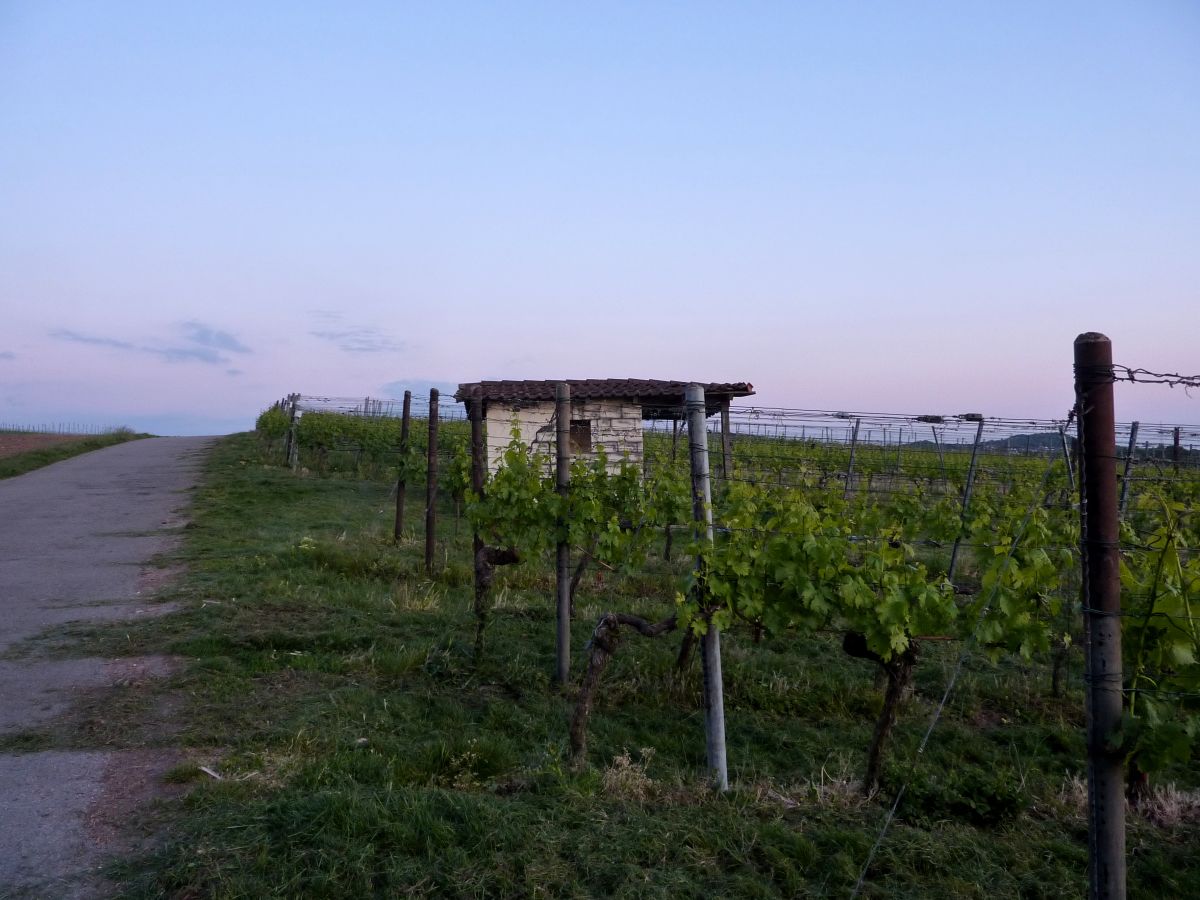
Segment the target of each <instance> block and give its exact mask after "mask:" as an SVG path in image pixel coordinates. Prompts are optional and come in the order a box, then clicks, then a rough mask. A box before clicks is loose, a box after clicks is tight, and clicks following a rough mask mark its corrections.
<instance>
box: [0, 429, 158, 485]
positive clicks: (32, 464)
mask: <svg viewBox="0 0 1200 900" xmlns="http://www.w3.org/2000/svg"><path fill="white" fill-rule="evenodd" d="M147 437H150V435H148V434H135V433H134V432H132V431H114V432H113V433H111V434H98V435H95V436H93V437H81V438H80V439H79V440H77V441H64V442H63V443H61V444H52V445H50V446H49V447H41V448H39V449H37V450H27V451H25V452H24V453H14V454H13V455H12V456H4V457H0V478H13V477H14V476H17V475H24V474H25V473H26V472H32V471H33V470H34V469H40V468H42V467H43V466H48V465H50V464H51V463H56V462H60V461H61V460H64V459H70V458H71V457H72V456H79V455H80V454H83V453H90V452H92V451H93V450H100V449H103V448H104V447H111V446H113V445H114V444H123V443H125V442H126V441H135V440H139V439H141V438H147Z"/></svg>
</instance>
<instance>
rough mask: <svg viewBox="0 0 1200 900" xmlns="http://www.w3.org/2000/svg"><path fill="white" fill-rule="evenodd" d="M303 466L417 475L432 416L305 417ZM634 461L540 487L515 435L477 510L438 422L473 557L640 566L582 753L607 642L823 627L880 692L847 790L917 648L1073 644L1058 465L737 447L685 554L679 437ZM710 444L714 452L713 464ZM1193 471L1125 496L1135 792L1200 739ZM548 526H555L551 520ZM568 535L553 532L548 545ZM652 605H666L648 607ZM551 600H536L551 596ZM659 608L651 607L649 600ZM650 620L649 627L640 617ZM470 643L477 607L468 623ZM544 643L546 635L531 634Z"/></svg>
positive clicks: (1074, 621) (1066, 661)
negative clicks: (641, 593) (559, 546)
mask: <svg viewBox="0 0 1200 900" xmlns="http://www.w3.org/2000/svg"><path fill="white" fill-rule="evenodd" d="M289 426H290V421H289V419H288V417H287V415H286V414H285V413H284V412H283V410H282V409H279V408H272V409H271V410H268V411H266V412H264V413H263V415H262V416H261V417H260V419H259V422H258V433H259V435H260V437H261V439H262V441H263V446H264V450H265V451H267V452H268V453H277V452H278V447H279V446H280V443H281V442H282V441H283V439H284V437H285V435H286V432H287V430H288V428H289ZM295 427H296V431H295V435H296V438H295V439H296V440H297V442H298V447H299V454H300V462H301V465H302V466H303V467H305V468H308V469H310V470H312V471H314V472H318V473H321V474H329V475H337V474H343V475H351V476H355V477H388V478H394V477H396V476H397V475H399V477H400V479H401V480H402V481H408V482H409V483H419V482H421V481H422V479H423V478H424V474H425V441H426V434H427V432H426V423H425V422H423V421H421V420H414V422H413V431H412V435H411V437H410V441H409V445H408V447H407V448H402V447H401V442H400V430H399V422H398V420H396V419H386V418H364V417H353V416H345V415H339V414H334V413H307V414H305V415H303V416H302V417H301V418H300V419H299V420H298V421H297V422H296V426H295ZM645 437H646V448H645V458H644V459H643V460H640V461H638V462H637V463H636V464H629V463H627V462H624V461H617V460H610V459H606V458H605V456H604V454H603V452H601V453H600V454H599V456H598V457H597V458H595V459H592V460H590V461H587V460H576V461H575V463H574V465H573V468H572V479H571V489H570V491H569V492H568V493H566V494H565V495H564V494H560V493H559V492H558V491H557V490H556V488H555V482H554V478H553V474H552V465H551V461H550V460H548V459H546V458H544V457H541V456H539V455H537V454H534V453H532V452H531V451H530V449H529V448H528V447H526V446H524V445H522V444H521V443H520V442H519V441H518V440H516V439H515V438H514V440H513V441H512V443H511V444H510V445H509V446H508V448H507V450H506V452H505V454H504V458H503V461H502V464H501V465H500V467H499V469H498V470H497V471H496V472H495V473H494V474H492V475H491V477H490V478H489V479H488V481H487V484H486V488H485V490H484V492H483V495H482V496H475V495H474V494H472V492H471V490H470V447H469V428H468V427H467V426H466V424H465V423H462V422H444V423H442V425H441V428H440V429H439V436H438V441H439V447H438V454H439V458H440V459H441V460H442V462H441V464H440V466H439V468H440V472H439V484H440V487H441V489H442V490H443V491H444V492H445V493H446V494H448V495H449V496H450V497H451V498H453V500H454V502H455V504H456V507H457V506H458V505H460V504H461V505H462V507H463V508H464V509H465V515H466V517H467V519H468V520H469V522H470V524H471V526H472V528H473V529H474V531H475V532H476V533H477V534H478V535H479V536H480V538H481V541H482V544H483V546H485V547H491V548H502V549H503V550H504V551H506V552H507V553H508V558H506V560H505V561H506V562H513V561H516V560H520V563H521V565H523V566H530V567H541V568H544V569H545V570H546V571H553V551H554V547H555V545H556V543H557V542H558V541H559V540H560V539H561V538H565V539H566V540H567V542H568V543H569V545H570V547H571V548H572V563H573V565H574V567H575V568H574V577H573V578H572V592H573V593H574V590H575V589H576V588H577V587H578V586H579V585H580V584H581V583H582V581H583V578H584V574H585V572H586V571H587V570H588V569H589V567H590V568H591V569H592V570H595V571H601V572H610V573H625V574H639V573H640V574H641V575H643V576H645V575H646V573H654V574H655V575H656V576H657V577H658V578H659V579H660V582H661V585H662V587H661V588H659V589H657V590H656V591H654V592H651V591H650V590H647V592H646V601H645V602H646V609H625V610H619V611H615V612H613V613H610V614H608V615H606V616H605V617H602V618H601V621H600V623H598V625H597V629H596V633H595V635H594V637H593V641H592V644H591V645H590V646H589V647H588V654H589V664H588V668H587V670H586V671H585V673H584V675H583V677H582V687H581V688H580V689H579V695H580V696H579V707H578V708H577V711H576V718H575V721H574V722H573V725H572V741H573V745H574V749H575V751H576V757H577V759H578V760H580V761H582V760H583V759H584V758H585V754H586V720H587V714H588V712H589V711H590V706H591V701H592V698H593V694H594V691H595V690H596V688H597V684H598V682H599V678H600V673H601V672H602V671H603V665H604V663H605V661H606V659H607V656H609V655H611V652H615V648H616V637H617V634H618V633H619V631H620V629H622V628H626V629H633V630H635V631H637V632H640V633H641V634H643V635H646V636H649V637H658V636H661V635H664V634H668V633H670V632H679V633H680V634H681V636H682V644H681V648H680V654H679V659H680V665H681V666H684V665H686V664H687V662H688V659H689V655H690V648H691V645H692V642H693V641H694V639H695V637H696V636H697V635H699V634H702V633H703V632H704V631H705V629H707V628H710V627H713V626H716V627H720V628H721V629H723V630H730V629H733V630H734V631H735V633H744V634H745V635H746V636H747V638H748V639H749V640H758V639H761V638H762V637H763V636H773V637H776V638H779V637H784V638H786V636H787V635H789V634H794V633H797V632H832V633H835V634H838V635H840V636H841V647H842V650H843V651H844V652H846V653H848V654H850V655H852V656H855V657H859V658H862V659H867V660H870V661H871V662H872V663H874V665H875V667H876V671H877V684H878V686H879V688H880V690H881V692H882V702H881V704H880V711H879V717H878V721H877V722H876V724H875V728H874V731H873V736H872V740H871V743H870V746H869V747H868V748H865V749H866V763H865V766H864V769H863V779H862V785H863V789H864V790H865V791H866V792H868V793H869V792H873V791H874V790H876V788H877V787H878V785H879V782H880V774H881V769H882V764H883V759H884V754H885V748H886V746H887V742H888V737H889V734H890V732H891V730H892V729H893V727H894V725H895V722H896V717H897V715H898V712H899V710H900V708H901V701H902V699H903V697H904V696H905V693H906V691H908V690H910V689H911V684H912V681H913V676H914V672H915V670H916V668H917V666H918V665H919V664H920V660H921V656H922V647H923V646H925V645H927V644H930V643H932V642H954V643H955V645H956V646H962V647H967V648H970V649H971V650H972V652H979V653H982V654H986V655H988V656H990V657H992V658H999V657H1001V656H1005V655H1009V656H1012V657H1016V658H1020V659H1024V660H1044V661H1047V662H1049V663H1050V664H1051V665H1052V669H1053V672H1054V678H1053V681H1052V683H1051V684H1050V685H1048V690H1050V691H1053V692H1055V693H1057V692H1059V691H1061V690H1062V675H1063V672H1064V671H1065V670H1066V668H1067V667H1068V666H1069V665H1070V660H1071V659H1072V658H1075V659H1076V661H1078V657H1077V654H1076V651H1075V648H1076V647H1077V645H1078V643H1079V640H1080V629H1081V627H1082V625H1081V621H1082V618H1081V611H1080V600H1079V597H1080V594H1079V581H1080V579H1079V574H1078V572H1079V559H1078V547H1079V528H1080V526H1079V509H1078V504H1077V499H1076V496H1075V492H1074V490H1073V481H1072V472H1071V471H1070V469H1069V466H1070V460H1069V459H1068V458H1067V456H1066V455H1065V454H1064V455H1058V456H1045V457H1037V456H1033V457H1013V456H1006V455H999V454H992V455H983V456H981V457H980V458H979V459H978V460H977V461H976V465H975V475H974V478H973V480H972V482H973V483H972V485H971V492H970V499H969V503H967V502H966V498H965V493H966V492H965V490H964V489H965V487H966V485H967V480H968V474H969V472H970V470H971V460H970V456H969V454H965V453H961V452H941V449H940V448H939V452H938V453H937V454H936V455H935V454H932V453H925V454H921V455H920V456H919V458H915V455H914V458H913V459H910V460H909V461H908V462H907V463H905V462H903V461H902V460H901V459H900V458H899V455H900V453H901V452H902V449H901V448H887V449H881V448H870V447H865V448H859V450H858V452H857V455H856V456H855V457H854V458H853V459H851V458H850V457H849V452H850V451H849V450H848V448H846V447H845V446H841V445H831V444H825V443H820V442H810V441H797V440H789V439H775V438H767V437H739V438H738V439H737V440H736V441H735V442H734V446H733V459H732V465H731V467H730V470H729V471H724V468H725V467H724V466H722V465H717V466H716V467H715V468H716V469H717V472H718V474H717V475H716V477H715V479H714V488H713V504H712V505H713V518H714V523H715V540H714V541H713V542H712V543H711V544H709V543H707V542H706V541H700V540H697V539H696V537H695V533H694V529H693V527H692V524H691V512H692V498H691V489H690V471H689V465H688V460H687V454H686V453H685V452H680V449H681V448H680V443H681V441H680V438H679V436H678V435H675V436H672V435H670V434H663V433H656V432H647V433H646V436H645ZM719 457H720V454H719V452H716V453H714V460H719ZM1197 501H1200V478H1198V477H1197V475H1196V473H1195V472H1190V473H1188V472H1184V473H1182V474H1179V475H1178V476H1176V477H1164V478H1158V479H1154V480H1153V481H1151V482H1147V483H1146V484H1143V485H1141V486H1140V487H1139V491H1138V493H1136V494H1135V496H1133V497H1132V499H1131V501H1130V503H1129V505H1128V508H1127V510H1126V512H1125V515H1124V518H1123V521H1122V551H1123V552H1122V563H1121V579H1122V585H1123V608H1124V613H1123V634H1124V636H1123V647H1124V653H1125V697H1126V701H1125V708H1126V717H1125V725H1124V727H1123V729H1122V732H1121V734H1120V735H1119V739H1120V741H1121V746H1122V750H1123V752H1124V754H1125V757H1126V759H1127V761H1128V766H1129V782H1128V783H1129V785H1130V789H1131V795H1132V797H1133V798H1134V799H1135V800H1136V798H1137V794H1138V792H1139V791H1140V790H1142V789H1144V788H1145V786H1146V785H1147V782H1148V778H1149V777H1150V776H1151V775H1152V774H1153V773H1156V772H1161V771H1164V770H1168V769H1170V768H1171V767H1172V766H1178V765H1187V764H1189V763H1190V762H1191V761H1192V760H1193V759H1194V756H1195V754H1196V749H1195V748H1196V746H1197V744H1198V741H1197V738H1200V661H1198V660H1200V516H1198V515H1197V514H1196V512H1195V510H1196V506H1197ZM560 523H564V524H560ZM564 529H565V531H564ZM655 597H659V598H662V597H665V598H666V600H667V603H669V607H668V608H667V609H666V610H663V609H661V608H657V607H655V600H654V598H655ZM549 602H550V601H549V598H548V603H549ZM661 605H662V604H661V601H660V603H659V606H660V607H661ZM647 609H653V610H654V612H656V613H665V617H664V615H647V614H646V613H647ZM478 616H479V621H478V623H477V629H478V634H477V641H476V646H477V647H478V648H479V652H482V648H483V633H484V628H485V626H486V605H480V606H479V609H478ZM547 637H548V639H549V638H550V636H549V635H548V636H547Z"/></svg>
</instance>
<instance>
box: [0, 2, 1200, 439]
mask: <svg viewBox="0 0 1200 900" xmlns="http://www.w3.org/2000/svg"><path fill="white" fill-rule="evenodd" d="M0 209H3V210H4V214H3V215H2V216H0V303H2V304H3V308H4V311H5V321H6V327H5V328H4V329H3V331H0V422H22V421H31V422H32V421H37V422H40V421H47V420H50V421H53V420H64V421H102V422H111V423H114V424H119V423H128V424H133V425H137V426H138V427H145V428H151V429H153V430H156V431H162V432H180V433H187V432H205V431H230V430H238V429H242V428H246V427H249V426H250V424H251V423H252V421H253V417H254V415H255V414H256V413H257V411H258V410H259V409H260V408H261V407H262V406H264V405H265V404H267V403H268V402H270V401H271V400H272V399H274V398H276V397H278V396H280V395H282V394H285V393H287V392H289V391H302V392H305V393H323V394H345V395H352V396H358V395H365V394H376V395H378V394H381V393H385V390H384V389H385V386H392V387H394V386H396V385H397V384H404V383H420V384H422V385H424V384H428V383H430V382H434V383H456V382H459V381H465V380H474V379H477V378H481V377H532V378H554V377H610V376H611V377H634V376H636V377H661V378H681V379H700V380H739V381H740V380H748V381H751V382H753V383H754V384H755V385H756V387H757V388H758V389H759V399H760V400H761V401H762V402H764V403H769V404H775V405H788V406H801V407H814V408H834V409H838V408H850V409H857V410H879V411H895V412H917V413H920V412H939V413H953V412H959V411H963V410H979V411H982V412H984V413H985V414H992V415H1004V416H1061V415H1063V414H1064V413H1065V410H1066V408H1067V407H1068V406H1069V404H1070V402H1071V373H1070V363H1071V341H1072V340H1073V338H1074V337H1075V335H1076V334H1077V333H1079V332H1081V331H1088V330H1100V331H1104V332H1106V333H1108V334H1109V335H1110V336H1111V337H1112V338H1113V341H1114V346H1115V356H1116V358H1117V360H1118V361H1119V362H1122V363H1126V364H1129V365H1132V366H1142V367H1147V368H1152V369H1157V370H1159V371H1184V372H1185V373H1186V374H1196V373H1200V341H1198V340H1197V339H1198V338H1200V296H1198V295H1200V246H1198V245H1200V241H1198V239H1197V238H1198V236H1200V7H1198V6H1197V5H1196V4H1194V3H1192V2H1185V0H1176V2H1170V0H1163V2H1152V3H1146V2H1128V3H1104V2H1089V3H1069V2H1063V3H1055V4H1042V3H1005V4H997V3H954V4H948V3H888V4H883V3H870V4H869V3H824V4H816V3H747V4H705V3H687V4H684V3H655V4H650V3H629V4H618V3H610V4H589V5H584V4H561V3H555V4H551V3H545V4H504V5H501V4H467V3H446V4H436V5H434V4H428V5H423V6H419V5H416V4H395V3H369V2H361V3H355V4H333V3H329V4H317V3H307V4H305V3H276V4H272V3H255V4H234V3H203V4H200V3H194V4H189V3H172V4H161V3H134V2H123V3H100V2H93V3H73V2H62V3H54V4H49V3H42V2H20V0H16V2H11V0H10V2H8V3H5V4H3V5H0ZM1118 405H1119V406H1118V417H1119V418H1121V419H1123V420H1128V419H1133V418H1141V419H1143V420H1153V421H1170V422H1184V423H1196V422H1200V396H1198V397H1195V398H1189V397H1187V396H1186V395H1184V394H1183V392H1182V391H1180V390H1178V389H1176V390H1170V389H1168V388H1165V387H1153V386H1145V387H1141V386H1139V387H1129V386H1121V387H1119V389H1118Z"/></svg>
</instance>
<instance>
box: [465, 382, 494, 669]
mask: <svg viewBox="0 0 1200 900" xmlns="http://www.w3.org/2000/svg"><path fill="white" fill-rule="evenodd" d="M467 417H468V418H469V419H470V420H471V492H472V493H473V494H474V495H475V496H476V497H477V498H479V499H481V500H482V499H483V486H484V482H485V481H486V480H487V459H486V457H487V449H486V444H485V442H484V435H483V388H482V387H480V386H479V385H475V386H474V387H473V388H471V396H470V398H469V399H468V401H467ZM471 559H472V560H473V564H472V568H473V569H474V572H475V662H476V663H477V664H478V663H479V661H480V660H482V659H483V632H484V629H485V628H486V626H487V619H488V587H489V586H490V585H491V580H492V569H491V567H490V566H489V565H488V563H487V560H486V553H485V552H484V545H483V538H482V537H480V535H479V529H475V530H474V532H473V533H472V535H471Z"/></svg>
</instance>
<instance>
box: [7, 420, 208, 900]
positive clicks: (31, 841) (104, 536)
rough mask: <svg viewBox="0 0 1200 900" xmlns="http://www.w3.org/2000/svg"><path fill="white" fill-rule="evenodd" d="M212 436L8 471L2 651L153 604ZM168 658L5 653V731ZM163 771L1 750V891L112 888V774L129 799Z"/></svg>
mask: <svg viewBox="0 0 1200 900" xmlns="http://www.w3.org/2000/svg"><path fill="white" fill-rule="evenodd" d="M213 441H214V439H213V438H150V439H146V440H140V441H131V442H129V443H126V444H119V445H117V446H114V447H108V448H106V449H104V450H97V451H95V452H93V453H88V454H85V455H83V456H77V457H74V458H72V459H69V460H64V461H63V462H60V463H55V464H54V465H52V466H47V467H46V468H44V469H38V470H36V471H33V472H30V473H28V474H26V475H21V476H19V477H17V478H11V479H7V480H4V481H0V654H4V653H10V657H11V651H13V650H19V649H20V647H19V645H20V643H21V642H22V641H25V640H27V639H29V638H33V637H36V636H37V635H38V634H40V633H41V632H43V631H44V630H45V629H46V628H49V627H53V626H56V625H62V624H64V623H67V622H74V621H84V622H95V621H104V620H117V619H129V618H136V617H137V616H139V615H147V614H152V610H148V609H147V608H146V605H145V604H144V603H143V602H142V597H140V596H139V576H140V575H141V574H142V570H143V566H144V565H145V564H146V563H147V562H149V561H150V559H151V558H152V557H153V556H155V555H156V554H157V553H160V552H162V551H163V550H166V549H168V548H169V547H170V545H171V540H172V534H173V532H174V531H176V530H177V529H178V528H179V527H181V526H182V524H183V519H182V513H183V511H184V508H185V507H186V504H187V502H188V500H189V494H188V492H189V490H190V489H191V488H192V487H193V486H194V485H195V484H196V481H197V479H198V476H199V472H200V467H201V465H202V463H203V460H204V457H205V455H206V454H207V451H208V449H209V448H210V447H211V446H212V444H213ZM161 669H162V661H161V660H155V659H147V660H121V661H113V660H102V659H72V660H47V659H44V658H38V657H37V656H36V655H33V656H31V657H28V658H26V657H25V656H22V655H18V656H16V657H11V658H9V659H0V737H2V736H4V735H11V734H12V733H13V732H18V731H23V730H26V729H29V728H35V727H38V726H41V725H44V724H46V723H47V722H52V721H53V720H54V719H55V718H56V717H57V716H59V715H61V714H62V713H63V712H64V711H65V710H66V709H68V708H69V707H70V705H71V701H72V695H73V694H74V693H76V692H78V691H80V690H81V689H87V688H95V687H102V686H104V685H107V684H114V683H117V682H118V681H121V680H123V679H128V678H129V677H130V675H131V672H132V673H133V675H134V677H136V676H138V675H146V676H152V675H154V674H156V672H158V671H161ZM158 768H159V767H156V765H155V763H154V760H153V759H152V758H151V756H149V755H147V754H146V753H144V752H141V751H101V750H94V751H92V750H89V751H75V750H53V751H48V752H38V753H8V754H0V897H9V896H13V897H22V898H26V897H28V898H35V897H36V898H40V897H46V898H50V897H53V898H84V897H94V896H102V895H103V894H104V887H103V882H102V881H101V880H99V879H97V878H96V877H95V872H96V871H97V869H98V867H100V866H102V864H103V862H104V859H105V856H106V848H107V849H111V847H112V846H113V841H114V828H115V823H113V822H111V821H108V820H106V816H105V808H106V807H112V806H115V805H120V803H119V802H114V797H113V796H112V795H113V793H114V784H115V783H116V782H119V788H120V790H119V791H118V793H119V794H120V795H121V796H120V797H117V798H115V800H116V801H120V800H122V799H123V801H124V802H125V803H126V805H128V803H129V801H130V798H136V797H139V796H145V795H146V794H147V792H148V791H149V790H150V789H151V788H152V787H153V783H152V782H153V780H154V779H155V778H156V777H157V776H158V775H159V774H161V773H160V772H159V771H158ZM118 772H119V773H120V777H119V778H117V777H116V774H115V773H118ZM139 779H140V780H141V784H140V785H139V784H138V783H137V782H138V780H139ZM125 812H128V809H126V810H125Z"/></svg>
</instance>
